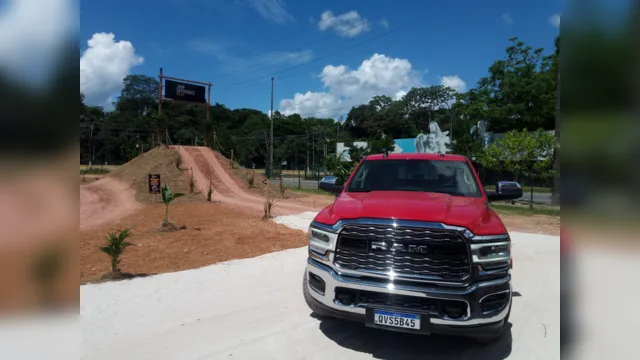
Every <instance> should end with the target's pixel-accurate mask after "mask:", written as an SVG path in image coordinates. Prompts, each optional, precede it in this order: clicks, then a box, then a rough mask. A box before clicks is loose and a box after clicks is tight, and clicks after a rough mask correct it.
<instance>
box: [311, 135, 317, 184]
mask: <svg viewBox="0 0 640 360" xmlns="http://www.w3.org/2000/svg"><path fill="white" fill-rule="evenodd" d="M311 158H312V159H313V165H312V167H313V177H314V179H315V177H316V134H315V133H311Z"/></svg>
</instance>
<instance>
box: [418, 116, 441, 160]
mask: <svg viewBox="0 0 640 360" xmlns="http://www.w3.org/2000/svg"><path fill="white" fill-rule="evenodd" d="M449 141H450V138H449V132H448V131H442V130H440V126H438V123H437V122H435V121H432V122H430V123H429V133H428V134H422V133H421V134H419V135H418V136H416V139H415V140H414V145H415V147H416V152H419V153H431V154H437V153H442V154H444V153H446V152H447V144H449Z"/></svg>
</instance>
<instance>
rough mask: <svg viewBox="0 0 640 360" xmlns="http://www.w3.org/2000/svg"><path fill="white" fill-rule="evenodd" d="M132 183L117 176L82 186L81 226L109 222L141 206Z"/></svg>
mask: <svg viewBox="0 0 640 360" xmlns="http://www.w3.org/2000/svg"><path fill="white" fill-rule="evenodd" d="M140 206H141V205H140V204H139V203H137V202H136V201H135V200H134V191H133V189H132V188H131V185H130V184H128V183H126V182H124V181H120V180H117V179H115V178H104V179H100V180H97V181H94V182H92V183H91V184H88V185H83V186H80V228H81V229H83V228H90V227H95V226H100V225H104V224H108V223H111V222H114V221H116V220H119V219H121V218H123V217H125V216H127V215H130V214H132V213H134V212H135V211H136V210H138V209H139V208H140Z"/></svg>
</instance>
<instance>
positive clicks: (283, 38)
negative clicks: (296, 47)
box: [220, 15, 338, 76]
mask: <svg viewBox="0 0 640 360" xmlns="http://www.w3.org/2000/svg"><path fill="white" fill-rule="evenodd" d="M336 16H338V15H333V16H330V17H328V18H326V19H322V20H321V21H318V22H315V23H313V24H311V25H309V26H307V27H305V28H303V29H302V30H300V31H297V32H295V33H293V34H289V35H285V36H283V37H281V38H279V39H277V40H273V41H271V42H269V43H268V44H277V43H279V42H280V41H282V40H285V39H288V38H290V37H292V36H296V35H300V34H302V33H303V32H305V31H307V30H309V29H311V28H313V27H316V26H318V25H320V24H321V23H323V22H325V21H328V20H331V19H333V18H335V17H336ZM249 53H257V52H256V51H253V50H249V51H247V52H244V53H240V54H239V55H236V56H238V57H241V56H244V55H247V54H249ZM236 70H237V69H236ZM236 70H232V71H236ZM224 75H228V73H224V74H221V75H220V76H224Z"/></svg>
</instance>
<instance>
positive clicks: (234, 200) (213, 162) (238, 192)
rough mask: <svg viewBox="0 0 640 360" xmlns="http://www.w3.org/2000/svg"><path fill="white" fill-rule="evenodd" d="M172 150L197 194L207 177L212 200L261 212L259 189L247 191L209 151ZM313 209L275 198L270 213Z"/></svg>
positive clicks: (194, 148) (192, 148)
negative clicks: (187, 170) (189, 173)
mask: <svg viewBox="0 0 640 360" xmlns="http://www.w3.org/2000/svg"><path fill="white" fill-rule="evenodd" d="M174 148H175V149H176V150H177V151H178V153H179V154H180V156H182V159H183V163H184V165H185V166H186V167H187V168H190V169H193V176H194V179H195V180H196V186H197V187H198V188H199V189H200V191H201V192H203V193H206V192H207V191H208V189H209V188H208V186H209V179H210V178H211V179H212V183H213V184H214V186H213V187H214V195H213V197H212V199H216V200H219V201H222V202H224V203H227V204H229V205H231V206H234V207H236V208H240V209H245V210H247V211H250V212H252V213H254V214H262V213H263V206H264V196H262V195H261V194H260V191H259V188H258V189H255V190H256V191H250V190H249V189H248V185H243V184H244V183H246V179H244V178H242V177H241V176H239V175H238V174H237V173H236V172H234V171H233V169H230V168H229V167H228V166H225V165H224V160H223V161H220V156H219V155H218V154H216V153H215V152H214V151H213V150H211V149H210V148H207V147H202V146H175V147H174ZM227 165H228V164H227ZM209 174H211V175H209ZM256 185H257V186H262V181H260V182H259V183H258V182H256ZM314 210H315V211H317V210H319V207H312V206H309V205H306V204H301V203H298V202H296V201H295V199H276V205H275V208H274V212H273V213H274V215H276V216H278V215H290V214H296V213H301V212H305V211H314Z"/></svg>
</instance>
